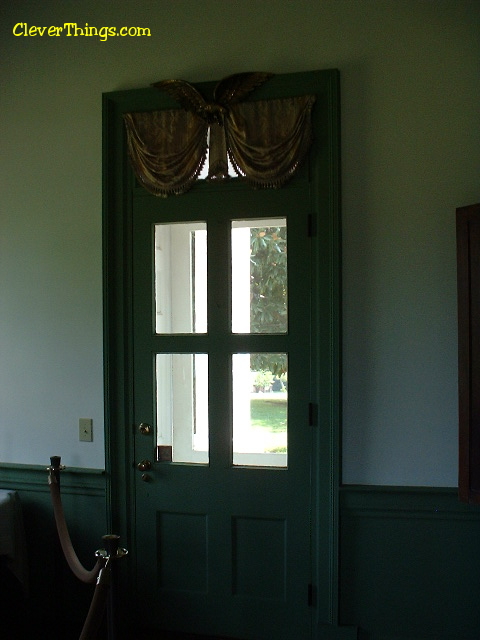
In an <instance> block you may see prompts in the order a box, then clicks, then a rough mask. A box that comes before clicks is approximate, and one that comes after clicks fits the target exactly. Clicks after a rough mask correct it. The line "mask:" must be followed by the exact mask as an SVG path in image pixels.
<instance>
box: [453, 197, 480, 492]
mask: <svg viewBox="0 0 480 640" xmlns="http://www.w3.org/2000/svg"><path fill="white" fill-rule="evenodd" d="M456 224H457V281H458V402H459V467H458V491H459V498H460V500H462V501H464V502H470V503H474V504H480V203H478V204H473V205H470V206H467V207H460V208H459V209H457V218H456Z"/></svg>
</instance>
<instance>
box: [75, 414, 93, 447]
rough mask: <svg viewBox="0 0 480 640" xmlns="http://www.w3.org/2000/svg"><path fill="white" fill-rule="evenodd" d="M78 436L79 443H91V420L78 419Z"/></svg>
mask: <svg viewBox="0 0 480 640" xmlns="http://www.w3.org/2000/svg"><path fill="white" fill-rule="evenodd" d="M78 435H79V440H80V442H93V420H92V418H79V420H78Z"/></svg>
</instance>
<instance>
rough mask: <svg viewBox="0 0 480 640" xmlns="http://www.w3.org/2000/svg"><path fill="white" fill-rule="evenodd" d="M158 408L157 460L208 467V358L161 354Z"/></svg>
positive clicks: (157, 363) (205, 355)
mask: <svg viewBox="0 0 480 640" xmlns="http://www.w3.org/2000/svg"><path fill="white" fill-rule="evenodd" d="M156 405H157V452H159V455H158V456H157V458H159V459H161V458H162V457H163V456H164V453H165V451H166V452H167V453H168V452H170V459H171V460H172V461H173V462H192V463H200V464H202V463H203V464H207V463H208V355H207V354H205V353H158V354H157V356H156ZM165 459H168V455H166V457H165Z"/></svg>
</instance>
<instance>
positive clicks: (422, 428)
mask: <svg viewBox="0 0 480 640" xmlns="http://www.w3.org/2000/svg"><path fill="white" fill-rule="evenodd" d="M4 4H5V5H6V6H5V7H4V8H3V10H2V19H1V27H0V28H1V34H0V123H1V124H0V127H1V136H0V144H1V149H2V153H1V155H0V181H1V184H2V190H1V196H2V197H1V204H0V224H1V227H0V242H1V247H0V251H1V254H0V341H1V342H0V349H1V351H0V460H2V461H6V462H21V463H33V464H43V463H45V461H48V457H49V456H50V455H51V454H61V455H62V456H63V459H64V462H65V463H66V464H69V465H72V466H84V467H102V466H103V455H104V454H103V435H102V428H103V398H102V272H101V94H102V92H106V91H112V90H117V89H125V88H133V87H143V86H146V85H148V84H150V83H151V82H154V81H157V80H161V79H164V78H184V79H186V80H190V81H202V80H211V79H218V78H221V77H223V76H225V75H228V74H230V73H234V72H238V71H245V70H268V71H273V72H277V73H282V72H293V71H304V70H310V69H325V68H333V67H336V68H338V69H339V70H340V73H341V88H342V156H343V157H342V179H343V187H342V199H343V287H344V290H343V298H344V327H343V331H344V339H343V345H344V403H343V404H344V407H343V418H344V479H345V481H347V482H359V483H374V484H375V483H377V484H382V483H383V484H415V485H455V484H456V477H457V361H456V358H457V348H456V330H457V325H456V280H455V278H456V268H455V226H454V223H455V218H454V216H455V208H456V207H458V206H461V205H466V204H471V203H473V202H478V201H480V180H479V175H480V172H479V169H480V117H479V116H480V114H479V109H478V105H480V3H479V2H478V1H477V0H472V1H465V0H448V1H436V2H434V1H423V0H398V1H393V0H392V1H384V0H382V1H380V0H378V1H377V0H371V1H367V0H365V1H362V0H349V1H346V0H311V1H307V0H295V1H290V2H286V1H285V0H262V2H259V1H258V0H255V1H253V0H242V1H240V0H238V1H236V2H234V1H233V0H223V1H220V0H202V1H198V2H197V1H196V0H195V1H194V0H175V1H172V0H169V1H168V2H167V1H165V0H157V1H155V2H153V1H148V2H146V1H144V2H142V1H139V2H127V1H126V0H122V1H120V2H105V1H101V2H98V1H96V2H93V0H89V1H87V2H81V3H79V2H72V1H64V2H62V3H59V2H57V1H56V0H44V1H43V2H41V3H40V2H39V3H34V2H29V1H27V0H16V1H15V2H9V3H4ZM18 22H27V23H28V24H29V25H37V26H50V25H63V23H65V22H77V23H78V24H79V26H84V25H85V22H88V24H89V25H91V26H97V27H102V26H118V27H121V26H123V25H127V26H144V27H149V28H150V29H151V32H152V35H151V37H150V38H111V39H109V40H108V41H106V42H100V41H99V40H98V39H97V38H95V37H93V38H87V37H65V36H62V37H57V38H52V37H48V36H44V37H15V36H13V34H12V28H13V26H14V25H15V24H16V23H18ZM79 417H92V418H93V419H94V432H95V440H94V442H93V443H92V444H88V443H79V442H78V434H77V430H78V429H77V422H78V418H79Z"/></svg>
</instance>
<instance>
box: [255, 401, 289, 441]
mask: <svg viewBox="0 0 480 640" xmlns="http://www.w3.org/2000/svg"><path fill="white" fill-rule="evenodd" d="M250 417H251V423H250V424H251V427H252V429H253V430H258V431H262V432H263V433H264V435H265V437H266V438H265V440H266V441H265V451H266V452H267V451H269V452H271V453H286V451H287V394H286V393H282V394H279V395H270V394H268V395H262V394H258V397H257V394H255V395H252V396H251V400H250Z"/></svg>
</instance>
